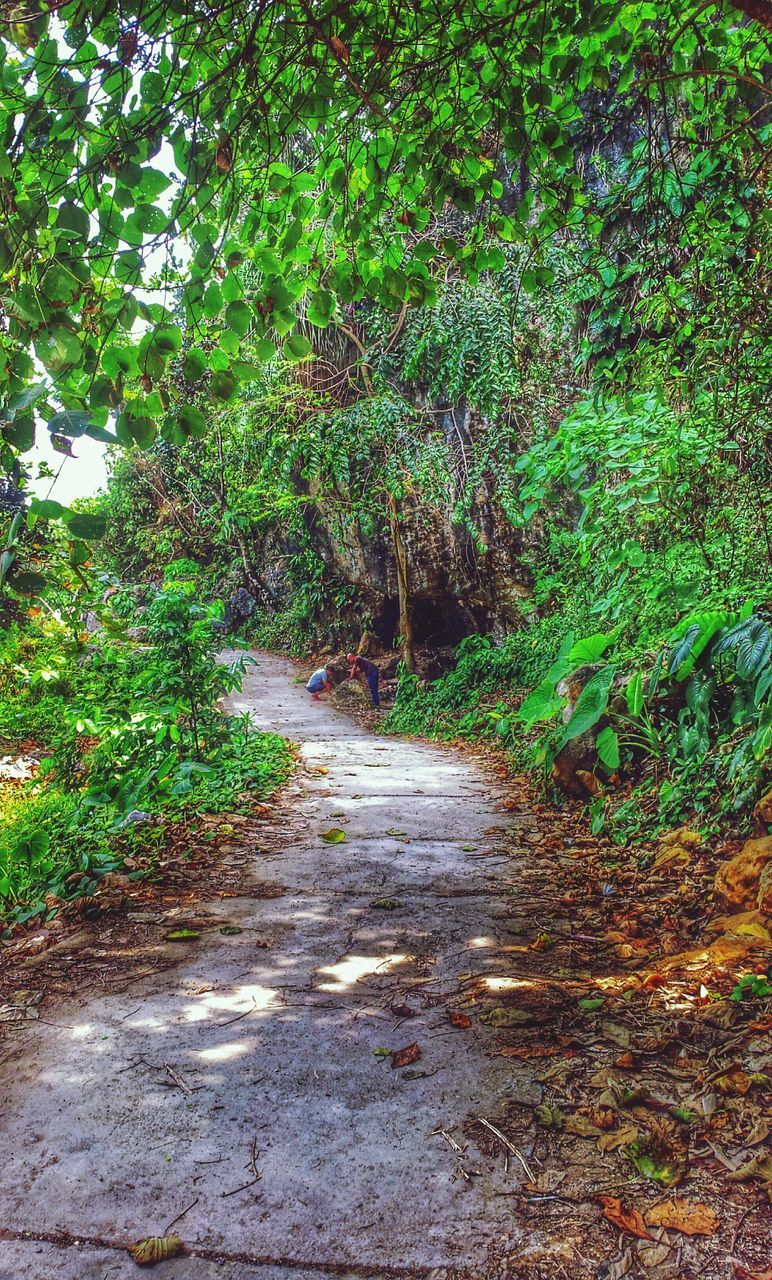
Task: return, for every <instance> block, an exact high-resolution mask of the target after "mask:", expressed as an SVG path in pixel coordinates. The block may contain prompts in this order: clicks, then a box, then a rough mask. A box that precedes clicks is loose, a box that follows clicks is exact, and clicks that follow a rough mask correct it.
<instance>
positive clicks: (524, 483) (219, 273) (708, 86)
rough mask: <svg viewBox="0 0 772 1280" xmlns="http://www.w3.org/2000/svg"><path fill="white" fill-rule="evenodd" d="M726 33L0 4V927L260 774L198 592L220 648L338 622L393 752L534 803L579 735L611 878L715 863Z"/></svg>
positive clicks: (737, 28) (735, 134)
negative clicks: (435, 587)
mask: <svg viewBox="0 0 772 1280" xmlns="http://www.w3.org/2000/svg"><path fill="white" fill-rule="evenodd" d="M771 27H772V10H770V6H769V5H768V4H767V3H766V0H745V2H744V3H743V4H739V3H738V4H729V3H728V2H722V3H712V2H710V0H709V2H708V3H707V4H706V3H701V2H699V0H689V2H688V3H686V4H683V3H682V4H678V5H676V4H675V3H670V2H666V3H658V2H657V3H638V2H636V3H631V2H627V0H599V2H598V3H593V4H587V3H584V0H570V2H565V3H554V4H544V3H540V4H534V3H532V2H531V0H522V2H521V0H515V2H514V3H513V2H512V0H478V2H477V3H458V2H451V0H417V2H415V3H410V4H407V3H402V2H401V0H397V3H389V4H385V3H383V4H382V3H380V2H375V3H373V2H372V0H359V2H358V0H353V2H347V3H339V2H334V0H309V2H308V3H306V0H281V2H280V3H275V2H271V3H268V2H267V0H249V2H248V3H243V4H235V3H232V2H231V0H224V2H223V3H219V4H215V3H198V0H193V3H189V2H187V0H186V2H185V3H182V0H171V2H170V3H166V4H163V5H160V4H157V3H154V2H152V0H151V2H149V3H145V2H140V3H132V2H130V3H128V4H124V5H122V6H121V7H120V8H119V7H118V6H113V5H110V4H109V3H108V4H105V5H89V4H85V3H74V2H65V3H57V4H50V5H49V4H46V3H42V2H40V3H37V2H35V3H28V4H24V5H18V6H15V5H9V6H6V10H5V15H4V27H3V30H2V33H1V38H0V58H1V59H2V62H1V64H0V73H1V75H2V80H1V82H0V130H2V133H3V140H4V144H5V145H4V148H3V155H2V156H0V424H1V425H0V434H1V436H2V446H1V447H0V477H1V478H0V545H1V546H2V551H1V552H0V590H1V591H2V597H1V598H0V610H2V613H0V619H1V620H2V625H3V628H4V630H3V634H2V638H0V662H2V669H1V670H0V738H2V742H3V744H4V749H5V750H7V749H8V748H9V747H10V748H15V749H19V747H20V745H21V746H23V745H24V744H25V743H27V742H29V741H30V740H34V741H41V740H44V741H45V746H46V748H47V749H48V748H49V747H51V748H52V751H51V753H50V754H49V755H47V758H46V765H45V770H46V773H45V778H46V783H45V786H44V787H42V788H41V785H40V779H39V778H38V779H35V781H34V784H33V786H32V788H31V790H30V791H29V792H27V791H25V792H24V793H23V796H22V798H21V799H19V794H18V792H16V791H15V792H14V796H13V798H12V800H9V801H8V802H4V806H5V807H4V811H3V813H2V816H1V817H0V903H1V904H3V905H2V907H1V908H0V909H2V910H7V909H9V908H11V907H12V908H13V910H15V911H19V912H31V911H36V910H38V911H39V910H40V909H41V903H42V902H43V897H42V895H43V894H44V893H45V892H48V891H52V892H54V893H55V895H56V896H61V895H62V894H63V893H65V892H66V891H67V890H66V886H67V885H68V884H74V885H75V887H76V889H78V890H79V887H80V885H81V879H76V880H74V881H73V880H72V879H71V877H72V875H73V871H77V872H78V873H82V876H83V875H88V876H91V877H92V878H93V876H98V875H99V874H100V873H101V872H102V871H103V870H104V868H109V867H110V866H113V865H115V860H116V859H119V858H120V857H121V856H125V849H124V845H125V844H126V842H127V841H128V840H129V839H130V837H129V835H127V834H126V833H127V831H130V827H128V828H127V826H126V825H125V823H126V818H127V815H129V814H130V813H131V812H132V811H134V810H140V811H143V810H149V811H151V812H159V813H160V812H164V813H167V812H168V813H174V811H175V807H177V808H179V806H183V807H184V806H193V807H199V808H201V807H203V806H206V805H218V804H219V805H222V806H223V807H227V806H228V805H231V804H233V803H234V801H235V800H236V799H237V798H238V797H239V796H240V795H242V794H243V792H244V788H245V779H246V777H247V775H249V776H250V777H257V779H258V790H260V788H261V787H262V788H263V791H265V790H266V789H268V788H269V787H270V786H271V785H274V784H275V782H276V781H277V780H278V779H280V778H281V777H282V776H284V775H285V773H286V769H287V767H288V763H287V761H288V757H287V752H286V748H284V747H282V745H281V744H280V743H279V742H277V740H275V739H269V738H266V737H264V736H263V735H257V734H255V733H254V732H252V733H250V731H249V730H248V728H247V727H246V726H244V725H238V724H234V723H233V722H228V721H225V720H224V719H223V717H222V716H221V715H220V713H219V712H218V710H217V706H218V699H219V697H220V696H221V694H222V692H223V690H224V688H225V686H226V683H227V682H229V681H230V682H232V683H233V682H236V681H237V680H238V678H239V671H238V669H234V670H233V671H232V672H231V673H230V674H228V670H227V668H216V667H215V666H214V662H213V658H214V654H215V652H216V649H217V647H218V644H219V623H220V622H221V621H222V617H223V614H222V611H221V610H219V611H218V607H217V605H216V604H215V603H214V602H215V601H217V600H218V599H221V598H225V597H227V596H228V595H229V594H231V593H232V592H233V590H234V589H238V588H239V587H241V588H244V589H245V590H246V591H247V592H248V593H249V596H250V598H251V599H252V600H253V601H254V605H255V607H254V612H252V613H251V614H250V615H249V616H248V617H247V618H245V620H244V621H245V630H246V632H247V633H248V636H247V638H249V639H250V640H251V641H253V642H255V643H258V644H263V645H266V646H269V647H272V648H282V649H286V650H289V651H290V652H294V653H300V652H303V653H309V652H312V651H318V650H320V649H321V648H323V647H333V646H337V645H342V644H344V643H353V642H355V641H356V640H357V638H358V636H359V635H360V634H361V631H362V627H363V623H364V625H366V626H367V628H368V629H370V630H373V631H375V632H376V633H377V634H378V636H379V639H380V641H381V643H382V644H383V645H385V646H386V648H387V649H389V648H393V649H394V651H395V653H396V652H398V653H399V655H400V658H401V666H400V678H399V688H398V696H397V701H396V706H395V709H394V711H393V713H392V715H391V717H390V722H391V727H392V728H393V729H395V730H398V731H410V732H422V733H429V734H436V735H439V736H446V737H454V736H458V735H462V736H466V737H468V738H470V739H472V740H483V739H484V740H487V739H492V740H494V741H496V742H498V743H499V744H500V745H501V746H502V747H503V748H504V749H505V750H506V751H508V752H509V753H510V755H511V756H512V758H513V761H514V762H515V763H516V764H517V766H518V767H523V766H525V767H527V768H529V769H530V768H532V769H534V770H540V771H543V772H544V773H545V776H548V775H549V770H550V767H551V766H552V764H553V762H554V761H555V760H556V759H557V758H559V756H560V753H561V752H564V751H565V749H566V748H567V747H569V744H571V743H573V742H577V741H578V740H580V739H582V738H586V735H588V734H589V735H590V736H591V742H590V745H589V747H588V750H589V752H590V756H591V760H592V763H591V765H590V767H589V772H590V773H591V775H592V777H593V778H594V780H595V781H594V783H593V784H592V786H591V788H590V790H589V791H586V792H585V795H584V798H585V800H586V801H587V802H588V803H590V805H591V814H592V821H593V824H594V825H595V827H596V829H598V830H599V829H601V827H602V826H603V825H604V824H606V825H608V827H609V829H610V830H611V831H612V832H613V834H614V836H615V838H617V839H619V840H620V842H623V841H624V840H626V839H627V838H628V836H629V835H630V833H631V832H634V831H635V830H637V829H638V828H639V827H640V826H641V824H642V823H647V824H649V825H651V824H652V822H653V823H654V824H660V825H666V824H668V823H670V824H672V823H673V822H676V821H680V820H682V819H684V818H685V817H686V816H688V815H690V814H692V813H693V812H694V811H695V810H696V811H697V812H702V813H703V816H704V821H705V823H706V824H711V823H712V824H720V823H722V822H724V823H731V824H736V825H738V826H739V827H740V828H741V829H745V830H747V829H748V825H749V823H750V813H751V810H752V808H753V805H754V803H755V801H756V800H757V798H758V797H759V795H760V794H761V791H762V789H763V787H764V782H765V778H766V777H767V776H768V775H767V772H766V771H768V768H769V749H770V744H771V743H772V674H771V672H772V665H771V653H772V631H771V630H770V599H769V588H768V581H769V578H768V574H769V565H770V548H771V544H770V526H769V516H770V512H769V492H770V486H769V479H770V435H769V428H770V408H769V394H768V393H769V385H770V380H771V375H772V356H771V354H770V334H769V323H768V321H769V308H770V271H769V261H770V236H769V207H770V206H769V194H770V191H769V188H770V156H772V87H771V85H770V77H769V30H770V28H771ZM42 432H48V433H49V434H50V438H51V440H52V442H53V445H54V448H55V449H56V450H57V451H58V452H59V453H60V454H61V455H62V459H63V461H64V462H65V465H72V464H70V463H68V462H67V461H66V460H67V458H68V457H69V456H70V455H71V454H73V453H75V454H77V448H78V440H79V438H81V437H84V436H85V437H90V438H92V439H95V440H97V441H100V442H104V443H105V445H106V446H107V447H108V448H109V450H110V456H111V459H112V461H111V478H110V483H109V486H108V489H107V491H106V493H105V494H104V495H102V496H100V497H99V498H97V499H95V500H93V501H88V502H82V503H80V504H76V505H75V506H74V507H73V508H71V509H68V508H65V507H64V506H62V504H60V503H58V502H57V501H55V500H53V499H51V498H45V497H32V496H30V491H29V488H28V485H29V481H30V479H31V472H32V470H33V468H34V462H33V458H34V454H33V449H34V444H35V438H36V434H39V433H42ZM438 528H441V529H442V530H444V533H443V538H444V541H441V542H440V543H439V544H437V545H439V548H440V549H439V551H435V550H433V548H434V547H435V544H436V538H435V534H436V531H437V529H438ZM448 530H450V533H448ZM363 548H364V552H363V551H362V549H363ZM363 554H364V558H365V560H367V558H368V556H370V557H371V558H372V559H374V560H376V561H379V562H381V563H383V564H385V565H386V569H385V571H384V572H385V579H384V582H383V583H381V584H380V585H379V584H378V583H376V584H375V586H373V583H372V582H369V581H368V580H367V575H366V574H365V575H364V576H363V573H362V570H361V561H362V555H363ZM438 556H439V559H440V561H441V562H442V564H443V565H444V566H445V567H447V569H448V571H449V576H450V577H453V576H454V574H455V576H456V578H457V579H458V581H459V582H460V583H461V587H460V588H459V589H457V590H455V592H454V590H452V589H450V588H449V589H448V592H447V593H446V595H445V596H443V599H442V600H440V599H436V600H433V598H432V596H431V593H430V592H429V593H428V595H427V592H426V591H425V590H424V589H422V592H418V591H417V589H416V586H415V584H416V582H417V581H418V580H419V578H420V579H421V580H423V578H426V576H427V574H426V569H427V564H428V567H429V568H432V567H434V568H436V560H437V557H438ZM357 557H359V558H358V559H357ZM433 557H434V563H433V560H432V558H433ZM456 559H458V563H456V562H455V561H456ZM462 560H463V561H464V564H466V566H467V567H466V568H464V565H462V564H461V561H462ZM445 562H447V564H446V563H445ZM469 565H471V566H472V568H471V569H469V572H470V573H472V576H473V578H474V581H475V582H476V583H477V582H481V583H483V595H484V599H483V601H482V604H480V605H479V607H478V605H477V604H476V603H475V602H474V601H472V603H471V604H470V603H469V601H468V600H467V602H466V604H465V605H464V608H461V607H459V608H458V609H457V610H456V612H455V614H454V620H453V627H452V629H451V630H452V632H453V634H452V636H451V635H450V632H449V633H448V634H446V635H445V636H444V639H445V640H449V639H452V640H453V642H454V643H455V645H456V654H455V657H454V658H452V659H451V658H449V657H448V655H445V657H444V667H443V671H444V674H441V675H440V676H439V678H437V679H435V680H431V681H429V680H427V679H425V676H426V668H425V665H424V666H423V667H422V647H423V646H424V645H425V644H426V642H427V641H428V640H429V639H431V636H430V632H431V626H429V625H428V624H427V617H430V616H431V614H432V608H433V607H434V609H435V612H437V613H441V612H442V610H443V609H447V608H448V604H449V601H450V600H451V599H452V600H455V602H456V604H457V603H458V600H459V599H460V598H462V597H463V596H464V595H465V594H466V595H468V596H469V599H470V600H471V597H472V595H473V594H474V593H471V592H466V593H465V589H464V583H466V582H467V581H468V577H465V576H464V575H465V574H467V569H468V566H469ZM375 576H376V577H377V575H375ZM446 576H447V575H446ZM513 584H514V585H513ZM515 586H516V588H517V589H516V590H515V589H514V587H515ZM510 587H511V588H512V589H510ZM419 596H420V598H419ZM88 614H91V615H92V616H93V618H94V619H95V622H96V624H97V626H98V629H97V630H96V631H92V632H90V633H89V632H87V631H86V627H85V622H84V619H85V618H86V616H87V615H88ZM137 628H139V631H137ZM460 631H463V633H464V634H463V635H461V634H459V632H460ZM132 633H133V634H132ZM140 644H141V645H142V646H143V653H142V655H140V654H139V653H138V649H137V646H138V645H140ZM445 647H446V648H447V645H446V646H445ZM148 650H149V653H150V660H149V661H148V658H147V652H148ZM577 668H589V671H587V672H586V677H585V680H584V683H583V685H582V688H581V690H580V692H579V694H578V701H577V702H576V705H575V707H574V711H573V714H572V716H571V719H570V721H569V722H568V723H564V718H563V713H564V711H565V708H566V696H567V694H566V686H565V685H563V684H561V682H562V681H564V680H565V679H566V678H567V677H570V676H571V674H572V673H573V672H575V671H576V670H577ZM183 673H184V676H183ZM54 725H56V726H57V728H56V733H55V734H53V737H52V740H51V741H49V735H51V734H52V730H53V726H54ZM584 771H585V772H587V771H588V770H587V769H585V770H584ZM52 815H53V816H52ZM44 817H45V823H44V822H43V818H44ZM84 821H86V822H87V828H86V829H87V830H88V831H89V832H92V831H93V841H92V843H91V844H90V845H89V846H88V848H87V850H86V852H83V849H82V842H81V841H80V839H78V841H75V840H74V839H73V838H72V833H73V832H76V831H78V830H79V829H81V828H82V824H83V822H84ZM44 825H45V826H46V831H45V832H43V827H44ZM139 830H141V828H140V829H138V833H137V836H136V837H131V839H134V838H139ZM68 832H69V833H70V834H69V835H68V834H67V833H68ZM89 839H91V837H90V836H89ZM76 844H77V846H78V848H77V851H76ZM78 858H81V859H83V858H86V864H85V865H83V866H81V863H80V862H79V861H78ZM81 878H82V877H81Z"/></svg>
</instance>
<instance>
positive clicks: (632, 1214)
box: [598, 1196, 651, 1240]
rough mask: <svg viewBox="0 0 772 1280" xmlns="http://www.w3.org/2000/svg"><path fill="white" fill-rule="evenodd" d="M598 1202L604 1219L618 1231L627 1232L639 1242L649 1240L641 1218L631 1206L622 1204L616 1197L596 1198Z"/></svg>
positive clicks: (649, 1236) (649, 1237)
mask: <svg viewBox="0 0 772 1280" xmlns="http://www.w3.org/2000/svg"><path fill="white" fill-rule="evenodd" d="M598 1200H599V1201H600V1203H601V1205H602V1206H603V1216H604V1218H608V1220H609V1222H613V1224H614V1226H615V1227H619V1229H620V1231H627V1232H628V1233H629V1234H630V1235H631V1236H637V1237H638V1239H639V1240H651V1235H650V1234H649V1232H648V1231H647V1230H646V1224H645V1222H644V1221H643V1218H642V1217H641V1215H640V1213H639V1212H638V1210H637V1209H634V1208H633V1207H632V1205H624V1204H622V1201H621V1200H618V1199H617V1197H616V1196H598Z"/></svg>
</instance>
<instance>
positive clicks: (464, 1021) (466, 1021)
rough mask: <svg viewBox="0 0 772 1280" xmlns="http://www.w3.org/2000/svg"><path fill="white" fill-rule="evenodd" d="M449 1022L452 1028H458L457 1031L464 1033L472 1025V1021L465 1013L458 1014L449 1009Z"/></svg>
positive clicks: (455, 1010)
mask: <svg viewBox="0 0 772 1280" xmlns="http://www.w3.org/2000/svg"><path fill="white" fill-rule="evenodd" d="M448 1013H449V1015H450V1021H451V1022H452V1023H453V1026H454V1027H458V1029H459V1031H466V1030H467V1028H468V1027H471V1025H472V1019H471V1018H470V1017H469V1015H468V1014H466V1013H459V1011H458V1009H449V1010H448Z"/></svg>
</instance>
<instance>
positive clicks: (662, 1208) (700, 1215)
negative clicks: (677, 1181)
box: [645, 1196, 719, 1236]
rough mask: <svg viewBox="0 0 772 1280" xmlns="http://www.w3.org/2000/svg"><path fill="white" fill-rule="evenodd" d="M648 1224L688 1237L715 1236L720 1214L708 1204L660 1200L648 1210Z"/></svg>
mask: <svg viewBox="0 0 772 1280" xmlns="http://www.w3.org/2000/svg"><path fill="white" fill-rule="evenodd" d="M645 1220H646V1223H647V1224H648V1225H649V1226H651V1227H669V1228H670V1229H671V1230H672V1231H682V1232H683V1234H684V1235H686V1236H713V1235H715V1234H716V1232H717V1231H718V1226H719V1221H718V1214H717V1213H715V1212H714V1210H713V1209H709V1208H708V1206H707V1205H706V1204H698V1203H697V1202H696V1201H694V1200H685V1199H684V1198H683V1196H674V1197H673V1199H672V1200H660V1202H659V1203H658V1204H655V1205H652V1207H651V1208H650V1209H647V1211H646V1215H645Z"/></svg>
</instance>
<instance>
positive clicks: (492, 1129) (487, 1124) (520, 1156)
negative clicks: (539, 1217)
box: [477, 1116, 536, 1182]
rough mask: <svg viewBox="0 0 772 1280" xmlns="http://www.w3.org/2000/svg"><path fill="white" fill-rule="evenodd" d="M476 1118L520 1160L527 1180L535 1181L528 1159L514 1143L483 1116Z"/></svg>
mask: <svg viewBox="0 0 772 1280" xmlns="http://www.w3.org/2000/svg"><path fill="white" fill-rule="evenodd" d="M477 1119H478V1120H479V1122H480V1124H482V1125H485V1128H486V1129H489V1130H490V1132H491V1133H492V1134H493V1136H494V1137H495V1138H498V1140H499V1142H503V1143H504V1146H505V1147H506V1148H507V1151H511V1152H512V1155H513V1156H516V1157H517V1159H518V1160H519V1161H520V1163H521V1165H522V1166H523V1169H524V1170H525V1176H526V1177H527V1179H528V1181H529V1182H535V1181H536V1179H535V1178H534V1176H533V1173H532V1171H531V1169H530V1167H529V1165H528V1161H527V1160H526V1158H525V1156H524V1155H523V1154H522V1152H520V1151H518V1149H517V1147H516V1146H515V1144H514V1143H513V1142H510V1140H509V1138H507V1137H506V1136H505V1135H504V1134H503V1133H502V1132H501V1130H500V1129H497V1128H496V1126H495V1124H491V1122H490V1120H486V1119H485V1116H478V1117H477Z"/></svg>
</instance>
